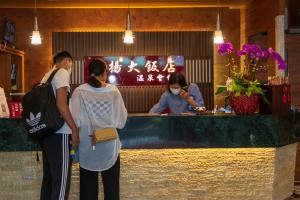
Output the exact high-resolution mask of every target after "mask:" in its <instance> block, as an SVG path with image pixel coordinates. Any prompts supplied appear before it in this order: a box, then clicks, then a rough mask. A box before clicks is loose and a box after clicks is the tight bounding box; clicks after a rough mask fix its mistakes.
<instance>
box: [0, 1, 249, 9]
mask: <svg viewBox="0 0 300 200" xmlns="http://www.w3.org/2000/svg"><path fill="white" fill-rule="evenodd" d="M36 1H37V7H38V8H128V4H129V6H130V8H201V7H229V8H232V9H239V8H242V7H244V6H245V4H246V2H249V1H251V0H182V1H178V0H36ZM218 1H219V3H218ZM33 7H34V0H0V8H33Z"/></svg>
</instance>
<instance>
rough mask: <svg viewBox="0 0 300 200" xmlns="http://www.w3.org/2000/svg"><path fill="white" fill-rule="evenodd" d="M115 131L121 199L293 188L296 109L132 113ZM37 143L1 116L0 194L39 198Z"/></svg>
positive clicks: (277, 192)
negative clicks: (286, 113) (282, 114)
mask: <svg viewBox="0 0 300 200" xmlns="http://www.w3.org/2000/svg"><path fill="white" fill-rule="evenodd" d="M119 135H120V139H121V142H122V149H123V150H122V151H121V180H120V181H121V199H122V200H123V199H130V200H143V199H147V200H148V199H151V200H152V199H153V200H159V199H164V200H169V199H170V200H171V199H172V200H174V199H176V200H177V199H179V200H181V199H182V200H184V199H194V200H201V199H209V200H211V199H231V200H232V199H233V200H234V199H239V200H240V199H243V200H247V199H249V200H255V199H257V200H258V199H259V200H263V199H268V200H269V199H274V200H275V199H276V200H277V199H278V200H282V199H285V198H287V197H289V196H290V195H291V194H292V192H293V184H294V183H293V181H294V168H295V158H296V147H297V146H296V141H297V140H296V136H298V135H300V115H299V113H294V114H290V115H289V116H285V117H282V118H279V117H277V116H274V115H247V116H235V115H203V116H170V115H169V116H150V115H140V114H139V115H130V116H129V117H128V120H127V123H126V125H125V127H124V129H122V130H119ZM37 148H38V146H37V145H36V144H35V143H34V142H32V141H30V140H28V139H27V138H26V135H25V133H24V127H23V124H22V121H21V120H20V119H0V159H1V163H0V166H1V172H0V177H1V183H0V184H1V185H0V186H1V187H0V199H38V194H39V188H40V183H41V177H42V175H41V168H42V167H41V163H37V162H36V161H35V158H36V157H35V151H34V150H36V149H37ZM73 169H74V170H73V174H72V187H71V194H70V199H71V200H72V199H74V200H75V199H78V192H79V187H78V183H79V177H78V165H74V168H73ZM15 180H18V181H17V182H16V181H15ZM16 191H19V192H16ZM100 191H101V190H100ZM101 195H102V193H101Z"/></svg>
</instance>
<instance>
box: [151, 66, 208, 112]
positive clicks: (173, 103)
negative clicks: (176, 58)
mask: <svg viewBox="0 0 300 200" xmlns="http://www.w3.org/2000/svg"><path fill="white" fill-rule="evenodd" d="M199 106H204V101H203V98H202V94H201V92H200V90H199V88H198V86H197V85H196V84H194V83H191V84H190V85H187V83H186V80H185V77H184V76H183V75H182V74H180V73H178V72H175V73H172V74H171V75H170V79H169V83H168V90H167V91H165V92H164V93H163V94H162V95H161V97H160V100H159V102H158V103H157V104H155V105H154V106H153V107H152V108H151V110H150V111H149V113H158V114H160V113H162V112H163V111H164V110H166V109H167V108H169V109H170V111H171V113H173V114H180V113H187V112H196V111H195V110H194V109H195V108H196V107H199Z"/></svg>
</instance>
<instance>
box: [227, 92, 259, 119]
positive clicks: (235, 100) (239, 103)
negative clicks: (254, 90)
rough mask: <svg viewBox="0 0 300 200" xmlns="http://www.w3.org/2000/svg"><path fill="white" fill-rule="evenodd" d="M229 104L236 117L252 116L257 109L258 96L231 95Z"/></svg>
mask: <svg viewBox="0 0 300 200" xmlns="http://www.w3.org/2000/svg"><path fill="white" fill-rule="evenodd" d="M230 104H231V107H232V108H233V110H234V112H235V114H237V115H249V114H253V113H254V112H255V111H256V109H257V108H258V105H259V96H258V95H257V94H252V95H251V96H249V97H248V96H247V95H245V94H241V95H240V96H234V95H231V96H230Z"/></svg>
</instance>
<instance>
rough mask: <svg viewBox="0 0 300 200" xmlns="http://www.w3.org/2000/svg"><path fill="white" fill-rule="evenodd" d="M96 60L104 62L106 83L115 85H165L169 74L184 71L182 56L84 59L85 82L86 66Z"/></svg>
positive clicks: (86, 77) (86, 76)
mask: <svg viewBox="0 0 300 200" xmlns="http://www.w3.org/2000/svg"><path fill="white" fill-rule="evenodd" d="M97 58H101V59H103V60H105V61H106V63H107V65H108V70H109V74H108V82H109V83H111V84H115V85H160V84H167V83H168V80H169V77H170V73H173V72H183V71H184V57H183V56H135V57H128V56H125V57H124V56H122V57H121V56H119V57H118V56H112V57H102V56H101V57H100V56H99V57H97V56H95V57H85V63H84V67H85V69H84V70H85V76H84V79H85V82H86V81H87V80H88V65H89V63H90V62H91V61H92V60H94V59H97Z"/></svg>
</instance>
